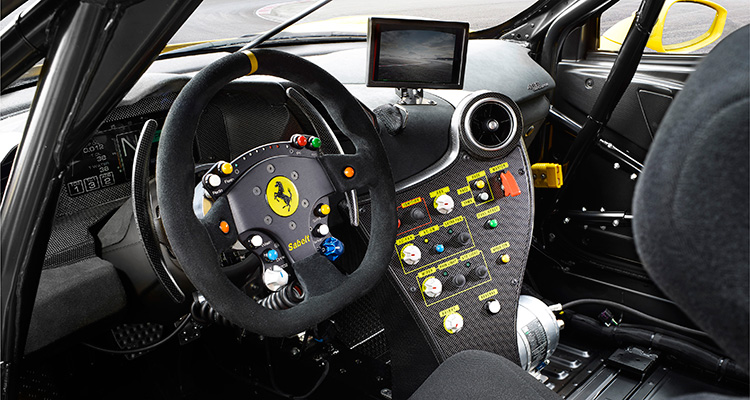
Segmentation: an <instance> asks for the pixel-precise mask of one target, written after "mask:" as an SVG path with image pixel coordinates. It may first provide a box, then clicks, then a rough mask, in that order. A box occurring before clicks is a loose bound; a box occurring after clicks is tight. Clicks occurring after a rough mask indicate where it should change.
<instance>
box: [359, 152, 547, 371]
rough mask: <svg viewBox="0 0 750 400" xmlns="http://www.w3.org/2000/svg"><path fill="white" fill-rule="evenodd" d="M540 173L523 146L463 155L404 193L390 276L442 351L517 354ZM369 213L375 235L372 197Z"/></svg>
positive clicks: (365, 211)
mask: <svg viewBox="0 0 750 400" xmlns="http://www.w3.org/2000/svg"><path fill="white" fill-rule="evenodd" d="M531 175H532V174H531V173H530V165H529V162H528V158H527V155H526V152H525V148H524V147H523V146H522V145H520V144H519V145H517V146H516V148H515V149H513V150H512V151H511V152H510V153H509V154H508V155H507V156H505V157H503V158H501V159H495V160H479V159H474V158H471V157H470V156H468V155H464V154H461V155H459V157H458V158H457V160H456V161H455V162H454V163H453V164H452V165H450V166H449V167H447V168H446V169H445V170H443V171H442V172H441V173H439V174H437V175H435V176H434V177H432V178H430V179H428V180H426V181H425V182H424V183H421V184H418V185H416V186H413V187H411V188H409V189H406V190H403V191H401V192H399V193H397V194H396V199H397V213H398V218H399V221H400V225H399V229H398V232H397V235H396V242H395V243H394V246H393V257H392V259H391V262H390V264H389V274H390V277H391V278H392V280H393V282H395V283H396V286H397V288H398V290H400V291H401V292H402V295H403V296H402V297H403V298H405V299H407V300H406V302H407V303H408V306H409V307H411V308H412V309H413V311H414V312H413V313H412V314H413V315H417V316H418V318H417V319H418V321H417V322H418V323H420V324H423V325H424V328H425V329H422V331H423V332H427V334H426V338H427V340H428V341H430V342H432V344H433V345H434V347H435V348H437V349H438V350H439V353H440V356H441V357H442V358H443V359H445V358H448V357H450V356H451V355H453V354H455V353H458V352H460V351H462V350H467V349H482V350H486V351H490V352H493V353H497V354H500V355H502V356H504V357H506V358H508V359H510V360H517V359H518V350H517V339H516V332H515V317H516V310H517V308H518V304H517V302H518V296H519V294H520V287H521V281H522V279H523V273H524V268H525V266H526V259H527V256H528V251H529V247H530V243H531V231H532V221H533V208H532V198H533V185H532V178H531ZM360 217H361V218H362V222H363V224H362V229H363V230H364V231H365V232H364V233H365V234H367V227H369V221H370V220H369V218H370V212H369V206H368V204H367V203H366V202H363V204H362V207H361V208H360ZM446 321H447V322H446Z"/></svg>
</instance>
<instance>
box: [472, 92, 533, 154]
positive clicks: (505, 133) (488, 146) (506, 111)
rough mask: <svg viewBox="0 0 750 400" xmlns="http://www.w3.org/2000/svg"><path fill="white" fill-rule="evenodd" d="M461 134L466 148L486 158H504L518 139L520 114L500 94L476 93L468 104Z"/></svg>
mask: <svg viewBox="0 0 750 400" xmlns="http://www.w3.org/2000/svg"><path fill="white" fill-rule="evenodd" d="M466 106H467V107H466V108H465V113H464V114H463V124H462V125H463V126H462V128H463V129H461V133H462V136H463V139H464V140H463V142H464V144H465V145H466V148H467V149H468V150H469V151H470V152H472V153H474V154H475V155H477V156H480V157H483V158H487V157H490V158H494V157H502V156H504V155H505V154H507V153H508V152H509V151H510V150H511V149H512V148H513V147H514V146H515V144H516V143H517V142H518V140H519V138H520V132H521V125H522V122H521V113H520V110H519V108H518V106H517V105H516V104H515V103H514V102H513V100H511V99H510V98H508V97H507V96H504V95H502V94H499V93H491V92H484V93H477V95H476V97H474V98H472V99H470V100H469V101H468V104H466Z"/></svg>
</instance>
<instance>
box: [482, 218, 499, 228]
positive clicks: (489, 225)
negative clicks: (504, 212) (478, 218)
mask: <svg viewBox="0 0 750 400" xmlns="http://www.w3.org/2000/svg"><path fill="white" fill-rule="evenodd" d="M485 226H486V227H487V228H489V229H495V228H497V220H496V219H494V218H493V219H491V220H488V221H487V222H486V223H485Z"/></svg>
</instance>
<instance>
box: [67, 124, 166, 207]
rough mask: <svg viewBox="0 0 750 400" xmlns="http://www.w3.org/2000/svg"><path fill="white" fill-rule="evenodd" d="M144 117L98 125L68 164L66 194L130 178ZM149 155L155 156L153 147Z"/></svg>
mask: <svg viewBox="0 0 750 400" xmlns="http://www.w3.org/2000/svg"><path fill="white" fill-rule="evenodd" d="M146 119H148V118H147V117H142V118H138V119H136V120H130V121H125V122H119V123H113V124H111V125H108V126H102V127H100V129H99V131H98V132H97V133H96V134H95V135H94V137H93V138H92V139H91V141H90V142H89V143H87V144H86V146H84V147H83V149H82V150H81V152H80V153H79V154H78V156H77V157H76V158H75V159H74V160H73V162H71V163H70V166H69V167H68V171H67V173H66V176H65V186H66V188H67V190H68V195H70V196H71V197H75V196H80V195H82V194H84V193H91V192H93V191H96V190H100V189H103V188H106V187H110V186H114V185H118V184H121V183H127V182H129V181H130V175H131V174H132V171H133V162H134V161H135V154H136V152H135V150H136V147H137V146H138V137H139V136H140V133H141V129H142V127H143V123H144V122H145V121H146ZM160 132H161V131H160V130H157V132H156V135H155V140H154V143H152V146H155V145H156V142H158V139H159V133H160ZM151 156H152V158H153V157H155V156H156V151H155V149H152V152H151ZM152 161H153V160H152Z"/></svg>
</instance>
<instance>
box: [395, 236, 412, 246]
mask: <svg viewBox="0 0 750 400" xmlns="http://www.w3.org/2000/svg"><path fill="white" fill-rule="evenodd" d="M412 240H414V235H409V236H404V237H402V238H401V239H398V240H396V246H401V245H402V244H404V243H406V242H411V241H412Z"/></svg>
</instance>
